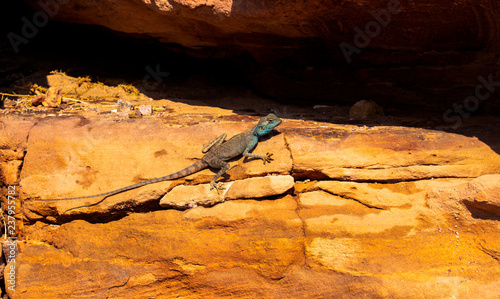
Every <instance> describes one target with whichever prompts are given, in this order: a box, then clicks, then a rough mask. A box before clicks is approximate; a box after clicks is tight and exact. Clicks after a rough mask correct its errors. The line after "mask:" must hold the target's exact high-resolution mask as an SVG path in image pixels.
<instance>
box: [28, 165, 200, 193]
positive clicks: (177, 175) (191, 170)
mask: <svg viewBox="0 0 500 299" xmlns="http://www.w3.org/2000/svg"><path fill="white" fill-rule="evenodd" d="M207 166H208V164H207V163H205V162H203V161H202V160H199V161H197V162H196V163H194V164H192V165H190V166H188V167H186V168H184V169H183V170H180V171H178V172H176V173H172V174H169V175H166V176H163V177H160V178H156V179H152V180H148V181H144V182H140V183H137V184H134V185H130V186H127V187H123V188H120V189H116V190H113V191H109V192H106V193H101V194H95V195H89V196H82V197H72V198H58V199H36V200H39V201H58V200H73V199H84V198H92V197H101V196H105V197H108V196H111V195H114V194H118V193H122V192H125V191H129V190H132V189H136V188H139V187H142V186H145V185H149V184H154V183H158V182H163V181H169V180H175V179H178V178H182V177H185V176H188V175H190V174H193V173H195V172H198V171H200V170H202V169H203V168H206V167H207Z"/></svg>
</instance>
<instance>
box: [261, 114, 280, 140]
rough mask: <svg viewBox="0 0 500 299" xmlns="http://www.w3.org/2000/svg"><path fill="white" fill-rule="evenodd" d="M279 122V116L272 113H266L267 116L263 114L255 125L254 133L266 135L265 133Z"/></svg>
mask: <svg viewBox="0 0 500 299" xmlns="http://www.w3.org/2000/svg"><path fill="white" fill-rule="evenodd" d="M281 122H282V120H281V118H279V117H277V116H276V115H274V114H272V113H271V114H268V115H267V116H264V117H263V118H261V119H260V120H259V122H258V123H257V125H256V126H255V131H254V133H255V134H257V135H259V136H262V135H266V134H267V133H269V132H271V131H272V130H273V129H274V128H276V127H277V126H279V125H280V124H281Z"/></svg>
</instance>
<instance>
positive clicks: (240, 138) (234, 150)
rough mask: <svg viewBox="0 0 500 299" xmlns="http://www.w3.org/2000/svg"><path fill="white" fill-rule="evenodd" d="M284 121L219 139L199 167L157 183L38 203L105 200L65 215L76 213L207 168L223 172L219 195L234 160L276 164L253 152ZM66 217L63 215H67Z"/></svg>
mask: <svg viewBox="0 0 500 299" xmlns="http://www.w3.org/2000/svg"><path fill="white" fill-rule="evenodd" d="M281 122H282V120H281V119H280V118H279V117H277V116H276V115H274V114H272V113H271V114H268V115H267V116H265V117H262V118H261V119H260V120H259V122H258V123H257V124H256V125H255V126H254V127H252V128H251V129H250V130H248V131H245V132H243V133H240V134H237V135H235V136H233V137H231V138H230V139H229V140H227V141H226V137H227V134H226V133H224V134H222V135H220V136H219V137H217V138H216V139H215V140H213V141H212V142H210V143H208V144H207V145H205V146H204V147H203V150H202V152H203V153H204V154H205V155H204V156H203V157H202V158H201V159H200V160H198V161H196V162H195V163H193V164H191V165H190V166H188V167H186V168H184V169H182V170H180V171H178V172H175V173H172V174H169V175H166V176H163V177H159V178H155V179H151V180H147V181H144V182H140V183H137V184H134V185H130V186H126V187H123V188H120V189H116V190H113V191H109V192H105V193H100V194H95V195H89V196H82V197H72V198H59V199H36V200H38V201H61V200H76V199H85V198H93V197H101V196H104V198H103V199H102V200H100V201H98V202H96V203H93V204H90V205H84V206H79V207H75V208H71V209H69V210H66V211H65V212H64V213H66V212H68V211H70V210H74V209H79V208H84V207H91V206H95V205H98V204H100V203H101V202H103V201H104V200H105V199H106V198H107V197H109V196H112V195H116V194H118V193H122V192H125V191H129V190H132V189H136V188H139V187H142V186H145V185H149V184H154V183H158V182H162V181H169V180H175V179H178V178H182V177H185V176H188V175H190V174H193V173H196V172H198V171H200V170H202V169H205V168H207V167H210V168H216V169H219V171H218V172H217V174H215V176H214V177H213V178H212V180H211V181H210V190H212V189H216V191H217V192H219V190H220V189H221V187H222V183H221V182H216V181H217V179H219V178H220V177H221V176H222V175H224V173H226V171H227V170H228V169H229V167H230V165H229V163H228V162H227V161H228V160H230V159H233V158H235V157H237V156H239V155H243V156H244V157H248V158H256V159H261V160H263V161H264V164H266V163H270V162H271V161H273V158H272V155H273V154H272V153H266V155H257V154H252V153H250V151H251V150H252V149H253V148H254V147H255V146H256V145H257V143H258V141H259V137H261V136H264V135H266V134H268V133H270V132H271V131H272V130H273V129H274V128H276V127H277V126H279V125H280V124H281ZM64 213H63V214H64Z"/></svg>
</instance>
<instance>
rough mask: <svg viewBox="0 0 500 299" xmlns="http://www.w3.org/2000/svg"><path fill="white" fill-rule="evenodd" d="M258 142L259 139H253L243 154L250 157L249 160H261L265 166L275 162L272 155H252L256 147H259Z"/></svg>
mask: <svg viewBox="0 0 500 299" xmlns="http://www.w3.org/2000/svg"><path fill="white" fill-rule="evenodd" d="M258 141H259V140H258V139H257V137H255V138H253V139H252V140H251V141H250V143H249V144H248V146H247V147H246V149H245V151H244V152H243V156H245V157H249V158H257V159H261V160H262V161H264V164H266V162H267V163H271V161H272V160H273V158H272V156H273V154H272V153H266V155H265V156H263V155H257V154H252V153H250V151H251V150H252V149H253V148H254V147H255V145H257V142H258Z"/></svg>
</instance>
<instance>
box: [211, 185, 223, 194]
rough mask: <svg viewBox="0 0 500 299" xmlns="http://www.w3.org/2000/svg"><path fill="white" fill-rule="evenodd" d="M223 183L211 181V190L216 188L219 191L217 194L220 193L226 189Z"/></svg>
mask: <svg viewBox="0 0 500 299" xmlns="http://www.w3.org/2000/svg"><path fill="white" fill-rule="evenodd" d="M222 185H223V184H222V183H221V182H218V183H216V182H210V190H212V189H215V190H216V191H217V194H219V191H221V190H224V187H223V186H222Z"/></svg>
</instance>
